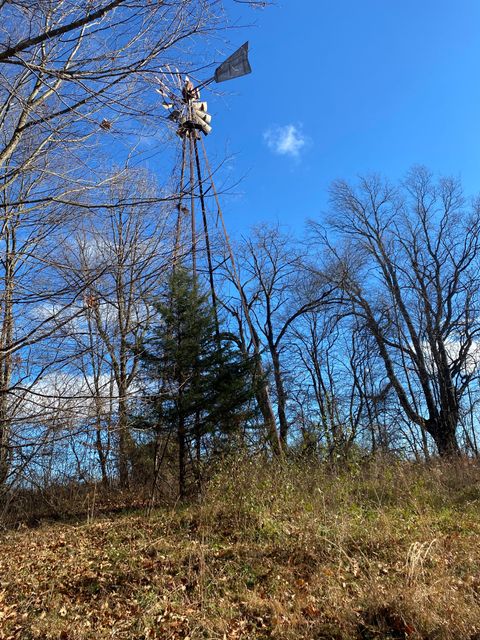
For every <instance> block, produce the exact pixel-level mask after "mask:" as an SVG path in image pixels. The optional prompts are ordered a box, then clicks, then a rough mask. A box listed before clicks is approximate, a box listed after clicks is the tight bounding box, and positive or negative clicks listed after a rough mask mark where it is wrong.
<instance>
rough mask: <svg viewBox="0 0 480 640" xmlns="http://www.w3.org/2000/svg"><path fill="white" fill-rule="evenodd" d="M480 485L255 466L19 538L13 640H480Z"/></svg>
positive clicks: (393, 473)
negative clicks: (179, 497)
mask: <svg viewBox="0 0 480 640" xmlns="http://www.w3.org/2000/svg"><path fill="white" fill-rule="evenodd" d="M479 482H480V469H479V468H477V467H476V466H475V465H473V464H471V463H467V462H465V463H458V464H455V465H440V464H439V465H436V466H433V467H429V468H427V467H422V466H420V465H413V464H408V463H399V462H392V461H390V462H387V461H382V462H377V463H372V464H370V465H368V466H363V467H359V466H353V467H351V468H350V469H348V470H347V471H344V472H340V473H336V474H334V473H333V472H331V471H329V470H328V469H326V468H324V467H320V466H317V467H315V466H311V465H310V466H308V468H307V467H306V466H303V467H302V465H300V464H283V465H274V464H270V463H267V462H265V461H248V460H247V461H239V462H237V463H231V462H230V463H229V464H228V465H225V468H224V469H219V470H218V472H217V473H216V474H215V475H214V477H213V478H212V479H211V480H210V482H209V483H208V485H207V488H206V491H205V495H204V496H203V500H202V502H201V503H196V504H195V505H191V506H182V507H178V508H175V509H170V510H166V509H165V510H158V511H156V512H154V513H153V514H152V515H151V517H149V518H147V517H146V516H144V515H138V514H129V515H122V516H116V517H111V518H108V517H105V516H102V517H98V518H96V519H94V520H93V521H91V522H89V523H88V524H86V523H81V522H80V523H78V524H75V525H72V524H61V523H56V524H53V525H45V526H43V527H41V528H39V529H32V530H29V529H23V530H19V531H15V532H14V531H7V532H4V533H3V534H2V556H1V559H0V639H1V640H5V639H7V638H11V639H16V638H18V639H21V640H28V639H33V638H35V639H48V638H52V639H63V640H80V639H82V640H83V639H85V640H87V639H92V640H93V639H95V640H103V639H104V638H105V639H106V638H124V639H127V638H128V639H132V640H133V639H135V640H140V639H145V640H147V639H150V638H158V639H162V640H163V639H168V638H170V639H180V638H182V639H183V640H187V638H188V639H190V640H197V639H202V638H210V639H217V638H218V639H220V640H223V639H225V638H226V639H228V640H230V639H235V638H241V639H252V640H253V639H255V638H278V639H284V640H288V639H292V640H293V639H296V640H297V639H305V640H313V639H321V638H325V639H327V638H328V639H339V640H340V639H341V640H347V639H355V638H358V639H363V640H368V639H373V638H413V639H416V638H418V639H419V638H425V639H428V640H443V639H447V638H452V639H458V640H461V639H468V640H478V639H479V638H480V510H479V499H480V491H479V487H480V484H479Z"/></svg>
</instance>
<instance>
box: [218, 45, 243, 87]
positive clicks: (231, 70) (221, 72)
mask: <svg viewBox="0 0 480 640" xmlns="http://www.w3.org/2000/svg"><path fill="white" fill-rule="evenodd" d="M251 72H252V67H251V66H250V62H249V61H248V42H245V44H243V45H242V46H241V47H240V48H239V49H237V50H236V51H235V53H232V55H231V56H230V57H228V58H227V59H226V60H225V61H224V62H222V64H221V65H220V66H219V67H217V69H216V70H215V75H214V78H215V82H225V81H226V80H232V79H233V78H240V77H241V76H246V75H247V74H248V73H251Z"/></svg>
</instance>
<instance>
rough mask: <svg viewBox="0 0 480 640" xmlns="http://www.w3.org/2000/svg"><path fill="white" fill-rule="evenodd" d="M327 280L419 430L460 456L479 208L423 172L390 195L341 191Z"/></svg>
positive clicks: (471, 367) (364, 189)
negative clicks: (368, 337)
mask: <svg viewBox="0 0 480 640" xmlns="http://www.w3.org/2000/svg"><path fill="white" fill-rule="evenodd" d="M331 198H332V200H331V202H332V209H333V214H334V215H333V216H332V218H331V220H330V223H329V229H330V233H329V234H326V233H325V232H324V230H323V229H322V228H321V227H320V225H318V224H313V231H314V234H315V237H316V238H317V239H318V240H320V242H321V244H322V246H323V247H324V249H325V251H326V264H325V268H324V269H323V270H322V274H323V275H324V276H325V273H327V272H328V274H329V277H330V279H331V282H332V283H333V284H334V285H335V286H336V287H337V288H338V291H339V292H340V294H341V296H340V298H339V299H338V301H339V303H340V304H341V306H342V307H343V311H344V313H346V314H351V315H353V316H354V317H355V318H356V319H357V321H358V322H359V323H360V324H361V325H362V326H363V327H364V329H365V330H366V331H368V333H369V334H370V335H371V336H372V337H373V339H374V341H375V344H376V347H377V349H378V353H379V355H380V357H381V359H382V362H383V365H384V367H385V372H386V375H387V377H388V381H389V385H391V388H392V389H393V391H394V392H395V394H396V397H397V398H398V402H399V404H400V406H401V408H402V410H403V412H404V414H405V416H406V418H407V419H408V421H410V422H411V423H413V424H415V425H417V426H418V427H419V428H420V429H421V430H422V431H423V432H424V433H426V434H429V435H430V436H431V437H432V438H433V440H434V442H435V444H436V446H437V449H438V452H439V453H440V455H442V456H448V455H453V454H457V453H458V452H459V445H458V440H457V427H458V425H459V418H460V413H461V406H462V401H463V400H464V399H466V394H467V393H468V391H469V389H471V388H472V382H473V381H474V380H476V379H477V376H478V335H479V331H480V322H479V317H480V316H479V311H480V299H479V295H480V294H479V285H480V282H479V278H480V275H479V273H480V271H479V266H480V265H479V258H480V244H479V242H480V205H479V203H478V202H473V203H471V204H468V203H466V201H465V199H464V197H463V195H462V190H461V187H460V185H459V184H458V182H457V181H455V180H451V179H441V180H439V181H438V182H434V180H433V179H432V176H431V175H430V174H429V173H428V172H427V171H426V170H425V169H422V168H418V169H415V170H413V171H412V172H411V173H410V174H409V176H408V178H407V180H406V181H405V182H404V183H402V184H401V185H399V186H398V187H392V186H391V185H389V184H388V183H387V182H386V181H384V180H381V179H380V178H378V177H372V178H368V179H362V180H361V181H360V184H359V185H358V186H357V187H353V186H351V185H349V184H347V183H345V182H336V183H335V184H334V185H333V187H332V193H331Z"/></svg>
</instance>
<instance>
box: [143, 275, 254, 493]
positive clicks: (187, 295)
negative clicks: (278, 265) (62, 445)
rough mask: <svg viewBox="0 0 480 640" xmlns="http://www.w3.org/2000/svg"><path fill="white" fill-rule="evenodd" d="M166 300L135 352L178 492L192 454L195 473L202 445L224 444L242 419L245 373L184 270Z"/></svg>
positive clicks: (248, 394)
mask: <svg viewBox="0 0 480 640" xmlns="http://www.w3.org/2000/svg"><path fill="white" fill-rule="evenodd" d="M166 299H167V302H166V303H163V302H158V303H157V304H156V305H155V306H156V312H157V314H156V320H155V322H154V324H153V326H152V328H151V336H150V338H149V340H148V341H147V342H146V344H145V345H144V351H143V355H142V360H143V363H144V366H145V370H146V372H147V376H148V378H149V379H150V380H151V381H154V382H156V383H157V385H156V389H157V390H156V391H155V392H154V393H153V395H152V394H150V395H149V396H148V401H147V406H148V407H149V416H148V417H147V424H148V422H149V423H150V424H151V425H152V426H155V427H156V429H157V430H158V429H162V430H167V431H169V432H171V431H172V430H173V431H174V432H175V434H176V438H177V446H178V478H179V493H180V496H181V497H183V496H184V495H185V493H186V475H187V474H186V469H187V462H188V459H189V458H190V457H191V458H193V459H195V462H196V470H197V473H199V468H200V461H201V458H202V455H203V450H202V449H203V448H204V445H205V443H208V444H210V445H211V446H212V447H213V448H218V447H219V446H221V445H222V444H225V442H226V441H228V438H229V436H230V435H231V434H232V433H233V432H234V431H235V430H238V428H239V427H240V425H241V424H242V422H244V421H245V420H246V419H247V418H248V415H249V405H250V404H251V400H252V397H253V389H252V371H251V364H250V362H249V361H246V360H245V358H244V357H243V355H242V354H241V353H240V351H239V350H238V349H237V348H236V347H235V341H234V339H233V336H232V335H231V334H229V333H226V332H221V331H219V330H218V328H217V323H216V320H215V315H214V312H213V308H212V305H211V304H210V302H209V298H208V296H207V295H206V294H205V293H204V292H203V291H202V290H201V289H200V287H199V285H198V282H196V280H195V279H194V277H193V276H192V275H191V273H190V272H189V271H187V270H186V269H185V268H183V267H177V269H176V270H175V272H174V274H173V275H172V276H171V278H170V281H169V284H168V293H167V296H166ZM188 454H189V455H188Z"/></svg>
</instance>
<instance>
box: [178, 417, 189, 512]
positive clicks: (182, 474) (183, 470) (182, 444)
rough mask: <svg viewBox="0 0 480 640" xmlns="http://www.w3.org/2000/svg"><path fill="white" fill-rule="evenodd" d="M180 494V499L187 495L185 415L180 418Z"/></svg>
mask: <svg viewBox="0 0 480 640" xmlns="http://www.w3.org/2000/svg"><path fill="white" fill-rule="evenodd" d="M177 439H178V495H179V497H180V500H183V498H184V497H185V495H186V481H185V476H186V455H187V447H186V440H185V418H184V417H183V416H180V417H179V420H178V432H177Z"/></svg>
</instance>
